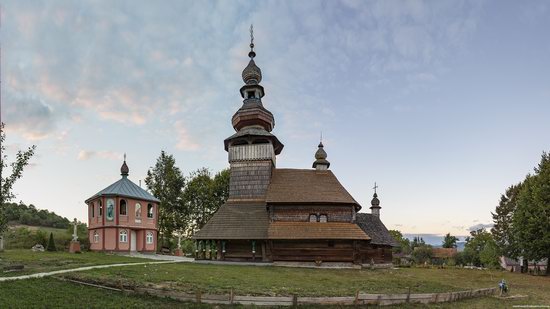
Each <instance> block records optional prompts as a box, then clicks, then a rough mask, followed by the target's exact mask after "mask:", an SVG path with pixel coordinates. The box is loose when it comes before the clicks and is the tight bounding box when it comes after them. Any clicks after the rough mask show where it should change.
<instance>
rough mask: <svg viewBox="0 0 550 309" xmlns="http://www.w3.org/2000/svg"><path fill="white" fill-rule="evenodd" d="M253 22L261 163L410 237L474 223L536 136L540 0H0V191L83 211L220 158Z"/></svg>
mask: <svg viewBox="0 0 550 309" xmlns="http://www.w3.org/2000/svg"><path fill="white" fill-rule="evenodd" d="M252 23H253V24H254V36H255V40H254V42H255V45H256V48H255V50H256V53H257V56H256V58H255V61H256V64H257V65H258V66H259V67H260V68H261V69H262V73H263V80H262V85H263V86H264V88H265V91H266V96H265V97H264V98H263V103H264V106H266V108H268V109H269V110H270V111H271V112H272V113H273V114H274V117H275V122H276V125H275V129H274V131H273V132H272V133H274V134H275V135H277V137H278V138H279V140H281V141H282V142H283V143H284V144H285V148H284V149H283V151H282V153H281V155H279V156H278V158H277V167H290V168H311V164H312V163H313V161H314V153H315V151H316V150H317V144H318V142H319V136H320V132H322V134H323V143H324V145H325V150H326V152H327V153H328V160H329V161H330V162H331V165H330V169H331V170H332V171H333V172H334V173H335V174H336V176H337V177H338V179H339V180H340V182H341V183H342V184H343V185H344V186H345V187H346V188H347V189H348V191H349V192H350V193H351V194H352V195H353V197H354V198H355V199H356V200H357V201H358V202H359V203H360V204H361V205H362V206H363V209H362V211H363V212H369V211H370V210H369V209H368V207H370V200H371V198H372V194H373V190H372V187H373V185H374V182H377V184H378V186H379V188H378V194H379V198H380V200H381V207H382V209H381V218H382V220H383V222H384V223H385V224H386V226H387V227H388V228H390V229H398V230H401V231H402V232H404V233H409V234H415V233H416V234H421V233H422V234H444V233H447V232H450V233H452V234H454V235H467V234H468V231H469V230H470V229H472V228H476V227H488V226H490V223H491V221H492V220H491V211H493V210H494V208H495V206H496V205H497V204H498V200H499V197H500V194H502V193H503V192H504V190H505V189H506V187H508V186H509V185H512V184H515V183H517V182H519V181H521V180H522V179H523V178H524V177H525V175H526V174H527V173H530V172H532V170H533V167H534V166H535V165H536V164H537V163H538V162H539V161H540V156H541V154H542V152H543V151H550V138H549V137H550V71H549V68H550V36H549V35H548V31H549V29H550V2H548V1H536V0H533V1H392V0H389V1H362V0H359V1H313V0H311V1H219V2H218V1H162V2H154V1H137V0H132V1H106V0H105V1H99V0H98V1H21V0H17V1H14V0H12V1H3V2H2V4H1V27H0V35H1V87H2V93H1V99H2V101H1V118H2V121H3V122H5V124H6V132H7V141H6V146H7V148H8V151H7V154H8V155H9V158H10V159H11V160H13V158H14V153H15V151H16V150H18V149H25V148H26V147H28V146H30V145H36V146H37V150H36V155H35V156H34V157H33V159H32V161H31V165H30V166H29V167H28V168H27V169H26V170H25V172H24V176H23V178H21V179H20V180H19V181H18V183H17V184H16V185H15V187H14V191H15V193H16V194H17V198H16V201H19V200H21V201H23V202H24V203H26V204H30V203H32V204H34V205H35V206H36V207H37V208H45V209H48V210H51V211H55V212H56V213H58V214H60V215H63V216H67V217H68V218H73V217H76V218H78V219H79V220H82V221H86V215H87V214H86V209H87V208H86V205H85V204H84V200H86V199H87V198H88V197H90V196H92V195H93V194H95V193H96V192H98V191H99V190H101V189H103V188H104V187H107V186H108V185H110V184H111V183H112V182H114V181H116V180H118V179H119V178H120V165H121V164H122V158H123V154H124V153H126V154H127V163H128V165H129V167H130V179H131V180H133V181H134V182H135V183H139V180H143V179H144V178H145V175H146V172H147V169H148V168H150V167H151V166H153V165H154V164H155V161H156V158H157V157H158V156H159V154H160V152H161V150H165V151H167V152H168V153H169V154H173V155H174V157H175V158H176V162H177V165H178V166H179V167H180V168H181V169H182V170H183V172H184V173H185V174H188V173H190V172H191V171H193V170H196V169H198V168H200V167H208V168H209V169H211V171H213V172H216V171H219V170H221V169H223V168H226V167H228V166H229V164H228V162H227V153H226V152H225V151H224V148H223V140H224V139H225V138H227V137H228V136H230V135H232V134H233V133H234V129H233V128H232V126H231V116H232V115H233V114H234V113H235V111H237V109H238V108H239V107H240V106H241V104H242V99H241V97H240V94H239V88H240V87H241V86H242V85H243V82H242V79H241V75H240V74H241V71H242V70H243V69H244V67H245V66H246V64H247V62H248V60H249V59H248V57H247V53H248V44H249V40H250V38H249V32H248V29H249V27H250V24H252Z"/></svg>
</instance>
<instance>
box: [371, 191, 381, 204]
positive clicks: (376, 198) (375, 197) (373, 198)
mask: <svg viewBox="0 0 550 309" xmlns="http://www.w3.org/2000/svg"><path fill="white" fill-rule="evenodd" d="M370 204H371V206H372V207H380V200H379V199H378V194H376V192H374V195H373V196H372V200H371V201H370ZM372 207H371V208H372Z"/></svg>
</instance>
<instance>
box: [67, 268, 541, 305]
mask: <svg viewBox="0 0 550 309" xmlns="http://www.w3.org/2000/svg"><path fill="white" fill-rule="evenodd" d="M66 277H70V278H74V279H84V280H87V281H95V282H102V283H110V284H113V285H117V284H119V283H120V282H122V283H123V284H126V285H128V286H132V285H134V286H147V285H151V284H153V285H157V286H161V287H166V288H170V289H176V290H181V291H186V292H192V291H197V290H200V291H202V292H204V293H213V294H228V293H229V291H230V289H234V291H235V293H236V294H239V295H292V294H297V295H300V296H351V295H354V293H355V291H356V290H359V291H361V292H367V293H406V291H407V290H408V288H409V287H410V288H411V292H413V293H427V292H448V291H461V290H468V289H474V288H487V287H495V286H497V283H498V281H499V280H500V279H502V278H504V279H506V281H507V282H508V283H509V286H510V288H511V293H512V294H521V295H528V296H529V298H528V299H527V300H522V301H521V302H517V301H516V302H515V303H521V304H546V305H550V277H541V276H538V277H537V276H530V275H522V274H515V273H508V272H501V271H480V270H467V269H425V268H403V269H397V270H393V269H392V270H390V269H386V270H384V269H380V270H344V269H340V270H336V269H334V270H330V269H299V268H283V267H254V266H230V265H205V264H190V263H181V264H165V265H147V267H144V266H125V267H120V268H116V269H114V268H112V269H100V270H94V271H86V272H79V273H70V274H66ZM476 301H479V300H476ZM499 302H501V301H499ZM474 303H475V301H474Z"/></svg>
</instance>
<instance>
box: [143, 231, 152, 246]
mask: <svg viewBox="0 0 550 309" xmlns="http://www.w3.org/2000/svg"><path fill="white" fill-rule="evenodd" d="M145 242H146V243H148V244H152V243H153V232H147V234H146V236H145Z"/></svg>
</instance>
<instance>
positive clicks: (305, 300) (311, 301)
mask: <svg viewBox="0 0 550 309" xmlns="http://www.w3.org/2000/svg"><path fill="white" fill-rule="evenodd" d="M135 291H136V292H138V293H143V294H150V295H155V296H161V297H170V298H173V299H177V300H182V301H191V302H197V303H209V304H241V305H256V306H296V305H306V304H307V305H380V306H385V305H396V304H404V303H421V304H429V303H442V302H452V301H458V300H461V299H466V298H473V297H482V296H488V295H493V294H494V293H495V292H496V288H486V289H475V290H467V291H460V292H448V293H424V294H409V293H406V294H365V293H359V292H357V293H355V296H343V297H301V296H240V295H234V294H233V293H230V294H229V295H214V294H202V293H200V292H197V293H195V294H189V293H182V292H177V291H173V290H158V289H151V288H141V287H138V288H136V289H135Z"/></svg>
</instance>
